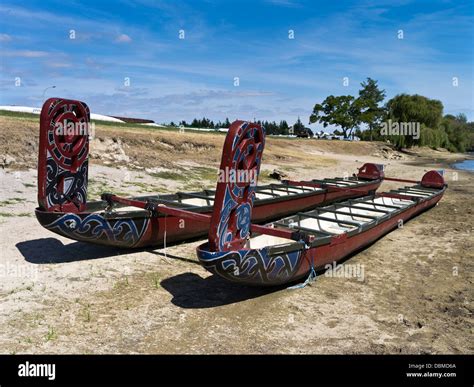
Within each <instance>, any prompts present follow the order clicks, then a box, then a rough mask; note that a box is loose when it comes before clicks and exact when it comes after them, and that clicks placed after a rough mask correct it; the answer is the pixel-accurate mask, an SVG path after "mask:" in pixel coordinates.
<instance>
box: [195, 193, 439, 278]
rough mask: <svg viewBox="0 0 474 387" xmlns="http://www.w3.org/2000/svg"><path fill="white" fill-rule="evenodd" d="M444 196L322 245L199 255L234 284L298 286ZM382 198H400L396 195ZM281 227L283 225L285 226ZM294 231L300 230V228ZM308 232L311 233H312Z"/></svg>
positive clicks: (205, 250)
mask: <svg viewBox="0 0 474 387" xmlns="http://www.w3.org/2000/svg"><path fill="white" fill-rule="evenodd" d="M444 192H445V187H444V188H442V189H440V190H439V191H438V192H436V193H434V194H433V195H432V196H430V197H429V198H426V199H425V198H423V199H422V200H420V201H418V202H415V204H413V205H410V206H409V207H407V208H406V209H403V210H400V211H398V212H394V213H393V215H391V216H389V217H387V218H386V219H384V220H382V219H380V221H378V222H377V223H373V224H372V225H370V222H369V223H368V224H369V225H370V227H368V228H367V229H365V230H363V229H360V230H358V231H357V232H356V233H351V232H349V231H348V232H344V233H341V234H336V235H333V236H330V237H325V240H324V239H319V241H320V243H318V239H317V238H316V239H314V240H313V241H306V242H304V241H303V240H302V239H301V237H298V238H297V239H293V240H294V242H293V243H287V244H281V245H276V246H266V247H260V248H254V249H252V248H249V249H241V250H229V251H212V250H210V249H209V245H208V244H207V243H206V244H203V245H201V246H199V247H198V248H197V255H198V258H199V260H200V262H201V264H202V265H203V266H204V267H205V268H206V269H207V270H209V271H211V272H212V273H215V274H218V275H220V276H222V277H223V278H225V279H228V280H230V281H233V282H239V283H242V284H246V285H255V286H275V285H282V284H285V283H291V282H295V281H298V280H301V279H304V278H306V277H307V276H308V275H309V273H310V272H311V271H312V269H313V268H314V269H316V270H318V269H322V268H324V267H325V265H327V264H331V265H332V264H334V263H335V262H338V261H340V260H341V259H343V258H346V257H348V256H350V255H351V254H352V253H355V252H357V251H359V250H361V249H363V248H364V247H366V246H368V245H370V244H371V243H373V242H374V241H376V240H377V239H379V238H381V237H382V236H384V235H385V234H387V233H389V232H390V231H392V230H393V229H395V228H397V227H398V224H399V222H400V220H402V221H403V223H405V222H406V221H408V220H409V219H411V218H413V217H415V216H417V215H418V214H420V213H421V212H423V211H425V210H427V209H429V208H431V207H433V206H434V205H436V203H437V202H438V201H439V200H440V199H441V198H442V196H443V194H444ZM380 195H382V196H384V195H385V197H393V196H397V195H396V194H394V193H386V194H383V193H382V194H380ZM405 195H406V194H405ZM405 198H406V196H405ZM362 201H363V199H362ZM345 203H346V202H343V203H341V204H340V206H342V207H344V204H345ZM347 203H348V202H347ZM349 205H350V204H347V206H349ZM330 207H331V206H328V207H323V208H322V209H321V210H320V211H321V212H324V211H325V210H327V211H329V208H330ZM332 207H334V206H332ZM354 208H355V207H354ZM369 211H370V210H369ZM303 215H304V214H303ZM290 218H291V217H290ZM321 219H323V217H321ZM279 223H280V224H282V222H279ZM267 226H271V225H267ZM361 227H362V226H361ZM294 229H295V230H297V229H298V227H295V228H294ZM308 232H309V233H311V231H308ZM328 238H329V239H328Z"/></svg>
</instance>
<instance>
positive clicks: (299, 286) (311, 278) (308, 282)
mask: <svg viewBox="0 0 474 387" xmlns="http://www.w3.org/2000/svg"><path fill="white" fill-rule="evenodd" d="M316 277H317V275H316V270H314V256H313V257H312V258H311V270H310V272H309V275H308V278H306V280H305V281H304V282H303V283H301V284H296V285H293V286H289V287H288V288H287V289H288V290H295V289H303V288H304V287H306V285H310V286H311V282H314V281H315V280H316Z"/></svg>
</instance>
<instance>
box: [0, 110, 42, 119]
mask: <svg viewBox="0 0 474 387" xmlns="http://www.w3.org/2000/svg"><path fill="white" fill-rule="evenodd" d="M0 117H15V118H27V119H31V120H35V121H39V118H40V116H39V114H34V113H22V112H11V111H9V110H0Z"/></svg>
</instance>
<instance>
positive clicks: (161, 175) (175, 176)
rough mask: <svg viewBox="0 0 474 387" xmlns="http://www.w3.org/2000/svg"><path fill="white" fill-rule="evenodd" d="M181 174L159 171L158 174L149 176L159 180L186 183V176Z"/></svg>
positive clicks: (154, 173)
mask: <svg viewBox="0 0 474 387" xmlns="http://www.w3.org/2000/svg"><path fill="white" fill-rule="evenodd" d="M183 172H184V171H183ZM183 172H181V173H178V172H172V171H160V172H153V173H150V176H153V177H157V178H159V179H167V180H180V181H186V180H188V179H189V177H188V176H186V175H185V173H183Z"/></svg>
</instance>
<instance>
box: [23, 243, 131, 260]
mask: <svg viewBox="0 0 474 387" xmlns="http://www.w3.org/2000/svg"><path fill="white" fill-rule="evenodd" d="M16 247H17V249H18V250H19V251H20V253H21V254H22V255H23V257H25V260H26V261H27V262H30V263H35V264H51V263H67V262H76V261H85V260H90V259H99V258H107V257H113V256H117V255H122V254H127V253H129V252H131V251H132V250H131V249H123V248H117V247H111V246H101V245H93V244H90V243H84V242H73V243H69V244H67V245H65V244H63V243H62V242H61V241H60V240H58V239H56V238H41V239H33V240H30V241H25V242H19V243H17V244H16Z"/></svg>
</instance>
